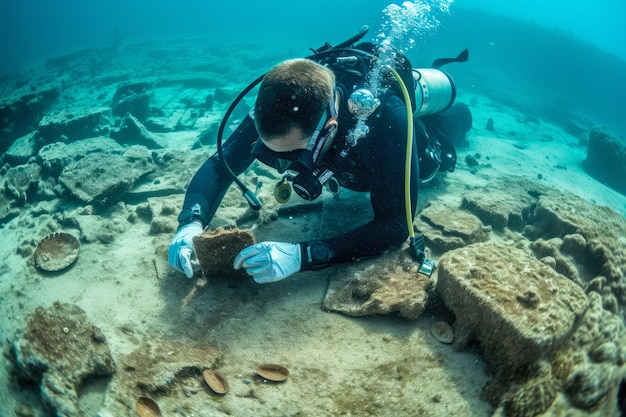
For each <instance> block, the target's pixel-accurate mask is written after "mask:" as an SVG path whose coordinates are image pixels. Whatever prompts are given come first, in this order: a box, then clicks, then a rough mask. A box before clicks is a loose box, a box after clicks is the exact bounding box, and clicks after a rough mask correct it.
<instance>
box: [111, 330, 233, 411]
mask: <svg viewBox="0 0 626 417" xmlns="http://www.w3.org/2000/svg"><path fill="white" fill-rule="evenodd" d="M221 359H222V355H221V353H220V352H219V350H218V349H217V348H215V347H213V346H210V345H207V344H205V343H199V342H197V341H196V340H191V339H187V338H185V337H183V336H176V337H175V338H156V337H155V338H152V340H151V341H150V343H147V344H143V345H141V346H139V347H138V348H137V349H136V350H135V351H133V352H132V353H131V354H129V355H127V356H125V357H124V358H122V360H121V364H122V365H123V368H122V369H123V371H122V372H120V373H119V374H118V375H117V376H116V380H115V385H116V389H115V391H117V393H118V394H119V396H120V397H121V396H128V397H129V400H132V403H131V404H133V405H134V399H135V398H136V397H137V396H138V395H145V394H155V393H158V394H159V395H163V394H164V393H169V392H171V391H172V389H173V388H174V387H176V386H182V385H185V381H189V380H199V379H200V378H201V377H202V371H203V370H204V369H211V368H215V365H216V363H218V361H220V360H221ZM189 385H192V383H189ZM116 402H117V401H116ZM119 415H124V414H119Z"/></svg>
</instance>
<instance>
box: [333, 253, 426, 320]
mask: <svg viewBox="0 0 626 417" xmlns="http://www.w3.org/2000/svg"><path fill="white" fill-rule="evenodd" d="M418 267H419V265H418V263H417V262H415V261H414V260H413V258H412V257H411V255H410V252H409V249H408V248H405V249H403V250H398V251H391V252H388V253H386V254H384V255H381V256H380V257H378V258H375V259H371V260H366V261H361V262H358V263H354V264H352V265H350V266H340V267H338V268H337V270H336V272H335V274H334V275H333V276H332V277H331V280H330V283H329V285H328V290H327V292H326V296H325V297H324V303H323V307H324V309H326V310H330V311H337V312H340V313H344V314H346V315H348V316H367V315H373V314H393V313H395V314H398V315H399V316H401V317H404V318H406V319H409V320H414V319H416V318H417V317H419V315H420V314H421V313H422V311H424V307H425V305H426V300H427V298H428V295H427V289H428V287H429V286H430V280H429V279H428V277H427V276H425V275H423V274H420V273H418Z"/></svg>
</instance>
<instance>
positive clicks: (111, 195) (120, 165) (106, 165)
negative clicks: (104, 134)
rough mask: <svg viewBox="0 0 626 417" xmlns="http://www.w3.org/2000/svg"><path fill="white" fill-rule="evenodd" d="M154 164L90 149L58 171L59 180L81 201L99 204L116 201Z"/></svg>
mask: <svg viewBox="0 0 626 417" xmlns="http://www.w3.org/2000/svg"><path fill="white" fill-rule="evenodd" d="M153 170H154V164H153V163H151V162H147V161H145V160H143V161H129V160H128V159H127V158H125V157H124V156H122V155H111V154H106V153H100V152H96V153H92V154H89V155H87V156H86V157H84V158H83V159H81V160H79V161H77V162H74V163H72V164H70V165H68V166H67V167H65V169H63V172H61V175H60V176H59V182H60V183H61V184H62V185H63V186H64V187H65V189H66V190H67V191H68V192H69V193H70V194H71V195H72V196H74V197H76V198H78V199H79V200H81V201H82V202H84V203H94V204H97V205H101V206H106V205H111V204H113V203H115V202H117V201H119V200H120V199H121V198H122V196H123V195H124V193H126V191H128V190H130V189H131V188H132V187H133V185H134V184H135V182H136V181H137V180H138V179H139V178H141V177H142V176H144V175H146V174H148V173H149V172H152V171H153Z"/></svg>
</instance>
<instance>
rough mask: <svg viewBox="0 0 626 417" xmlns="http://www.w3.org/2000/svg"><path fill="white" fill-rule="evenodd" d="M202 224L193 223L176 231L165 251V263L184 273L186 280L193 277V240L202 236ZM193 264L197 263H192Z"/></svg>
mask: <svg viewBox="0 0 626 417" xmlns="http://www.w3.org/2000/svg"><path fill="white" fill-rule="evenodd" d="M202 230H203V228H202V223H200V222H199V221H193V222H191V223H188V224H186V225H184V226H183V227H181V228H180V229H178V231H177V232H176V234H175V235H174V238H173V239H172V243H170V247H169V249H168V251H167V262H168V263H169V264H170V265H171V267H172V268H174V269H176V270H178V271H180V272H184V273H185V275H187V278H191V277H192V276H193V266H194V265H192V260H191V257H192V255H193V254H194V253H195V250H194V248H193V238H194V237H195V236H198V235H200V234H202ZM194 263H195V264H197V262H195V261H194Z"/></svg>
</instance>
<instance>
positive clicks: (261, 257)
mask: <svg viewBox="0 0 626 417" xmlns="http://www.w3.org/2000/svg"><path fill="white" fill-rule="evenodd" d="M366 32H367V27H366V26H364V27H363V28H361V30H360V31H359V33H358V34H356V35H355V36H353V37H352V38H350V39H348V40H346V41H344V42H342V43H340V44H338V45H335V46H331V45H330V44H328V43H326V44H325V45H323V46H322V47H320V48H318V49H313V50H312V51H313V52H314V53H313V55H311V56H309V57H306V58H296V59H290V60H286V61H283V62H281V63H279V64H277V65H276V66H274V67H273V68H272V69H270V71H269V72H267V73H266V74H264V75H262V76H261V77H259V78H258V79H257V80H255V81H254V82H253V83H252V84H250V85H249V86H248V87H247V88H246V89H244V90H243V91H242V92H241V94H240V95H239V96H238V97H237V98H236V99H235V101H234V102H233V104H232V105H231V106H230V108H229V109H228V111H227V113H226V115H225V116H224V119H223V120H222V124H221V125H220V129H219V131H218V140H217V148H218V150H217V152H216V153H215V154H214V155H212V156H211V157H210V158H209V159H208V160H207V161H206V162H205V163H204V164H203V165H202V166H201V167H200V169H199V170H198V171H197V172H196V174H195V175H194V176H193V178H192V180H191V182H190V184H189V187H188V189H187V192H186V195H185V199H184V203H183V209H182V211H181V213H180V215H179V216H178V222H179V228H178V230H177V232H176V234H175V236H174V238H173V240H172V242H171V244H170V246H169V250H168V262H169V264H170V265H171V266H172V267H173V268H175V269H176V270H179V271H181V272H184V273H185V275H186V276H187V277H189V278H191V277H192V276H193V273H194V272H193V267H192V259H194V256H195V255H194V248H193V237H195V236H197V235H199V234H201V233H202V231H203V229H204V228H205V227H206V226H207V225H208V224H209V222H210V221H211V219H212V218H213V215H214V214H215V212H216V211H217V209H218V206H219V205H220V203H221V201H222V199H223V197H224V195H225V193H226V191H227V189H228V188H229V186H230V185H231V184H232V182H233V181H234V182H235V183H236V184H237V185H238V186H239V187H240V188H241V190H242V191H243V194H244V198H245V199H246V200H247V201H248V203H249V204H250V206H251V207H252V208H253V209H259V208H260V206H261V203H260V202H259V201H258V199H257V198H256V196H255V195H254V193H253V192H252V191H250V190H248V189H247V188H246V187H245V186H244V185H243V184H242V183H241V181H240V180H239V179H238V178H237V175H239V174H241V173H242V172H244V171H245V170H246V169H247V168H248V167H249V166H250V165H251V164H252V163H253V161H254V160H255V159H257V160H259V161H260V162H262V163H264V164H266V165H268V166H270V167H272V168H274V169H276V170H278V172H280V173H281V174H284V177H283V179H282V180H281V181H280V182H279V183H278V184H277V185H276V188H275V190H274V191H275V192H274V194H275V196H276V198H277V200H278V201H279V202H285V201H286V200H288V199H289V197H290V195H291V190H293V191H295V192H296V193H297V194H298V195H299V196H300V197H302V198H303V199H305V200H314V199H316V198H317V197H319V196H320V195H321V193H322V190H323V189H327V190H329V191H330V192H333V193H336V192H338V191H339V189H340V188H341V187H345V188H347V189H350V190H354V191H361V192H369V193H370V201H371V204H372V209H373V218H372V219H371V220H370V221H369V222H367V223H365V224H364V225H362V226H360V227H358V228H356V229H355V230H352V231H350V232H347V233H344V234H341V235H339V236H331V237H328V238H325V239H320V240H305V241H301V242H296V243H292V242H274V241H266V242H260V243H256V244H255V245H252V246H249V247H247V248H244V249H243V250H242V251H241V252H240V253H239V254H238V255H237V256H236V257H235V260H234V265H233V267H234V268H235V269H240V268H244V269H245V270H246V272H247V273H248V275H250V276H252V278H253V279H254V280H255V281H256V282H258V283H268V282H274V281H278V280H281V279H284V278H286V277H288V276H290V275H292V274H294V273H296V272H301V271H309V270H317V269H321V268H324V267H326V266H328V265H332V264H337V263H340V262H349V261H354V260H358V259H363V258H367V257H372V256H376V255H379V254H381V253H383V252H384V251H385V250H388V249H390V248H391V247H393V246H398V245H400V244H402V243H404V242H405V241H406V240H407V237H408V238H410V244H411V246H412V247H413V248H414V253H415V256H416V259H417V261H418V262H419V263H420V267H421V270H423V271H425V272H426V273H427V274H428V275H430V272H432V267H433V264H432V262H430V260H428V259H427V258H426V256H425V252H424V240H423V235H418V236H415V231H414V230H413V225H412V222H413V215H414V212H415V209H416V203H417V196H418V186H419V183H420V182H422V183H423V182H427V181H429V180H431V179H432V178H433V177H434V176H435V174H436V173H437V172H439V171H450V172H452V171H453V170H454V167H455V163H456V152H455V150H454V146H453V144H454V143H458V142H462V141H463V140H464V138H465V134H466V132H467V131H468V130H469V129H470V127H471V124H472V117H471V113H470V111H469V109H468V108H467V106H465V105H464V104H453V102H454V99H455V96H456V89H455V85H454V81H453V80H452V78H451V77H450V75H449V74H448V73H446V72H445V71H443V70H440V69H439V68H438V67H440V66H441V65H443V64H446V63H449V62H462V61H464V60H466V59H467V50H465V51H463V52H462V53H461V54H460V55H459V56H458V57H457V58H444V59H441V60H437V61H435V62H434V63H433V68H424V69H415V68H412V67H411V64H410V62H409V61H408V60H407V59H406V58H405V57H404V56H403V55H402V54H400V53H397V54H394V62H393V65H385V66H382V67H380V68H382V72H381V73H382V76H381V77H380V80H379V82H378V85H377V86H376V88H373V87H372V86H369V85H368V82H369V81H370V79H369V78H368V76H369V75H370V73H371V70H372V68H373V66H374V65H376V64H377V63H379V62H377V56H379V55H378V52H379V51H378V50H377V48H376V47H375V46H374V45H372V44H371V43H367V42H363V43H360V44H356V42H357V41H359V40H360V39H361V38H362V37H363V36H364V35H365V33H366ZM258 83H260V87H259V89H258V94H257V97H256V101H255V104H254V109H253V110H251V111H250V113H249V114H248V115H247V116H246V117H245V118H244V120H243V121H242V122H241V123H240V125H239V126H238V127H237V129H236V130H235V131H234V132H233V133H232V134H231V135H230V137H229V138H228V140H227V141H225V142H224V143H223V145H222V134H223V131H224V128H225V126H226V121H227V119H228V117H229V115H230V113H231V112H232V110H233V109H234V107H235V106H236V104H237V103H238V102H239V101H240V100H241V99H242V98H243V97H244V96H245V95H246V94H247V93H248V92H249V91H250V90H251V89H252V88H254V87H255V86H256V85H257V84H258ZM372 90H374V91H372ZM413 109H415V111H413ZM414 116H415V118H414ZM459 139H460V140H459Z"/></svg>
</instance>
